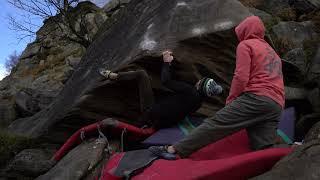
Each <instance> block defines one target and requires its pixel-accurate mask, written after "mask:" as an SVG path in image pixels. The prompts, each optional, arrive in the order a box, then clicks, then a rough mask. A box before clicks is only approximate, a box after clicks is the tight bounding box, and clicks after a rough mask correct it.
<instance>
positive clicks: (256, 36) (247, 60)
mask: <svg viewBox="0 0 320 180" xmlns="http://www.w3.org/2000/svg"><path fill="white" fill-rule="evenodd" d="M235 32H236V34H237V37H238V40H239V41H240V43H239V45H238V47H237V59H236V70H235V72H234V76H233V80H232V83H231V89H230V93H229V97H228V98H227V102H226V104H229V103H230V102H232V101H233V100H235V99H236V98H237V97H238V96H240V95H241V94H242V93H244V92H250V93H253V94H256V95H260V96H267V97H269V98H271V99H273V100H274V101H275V102H277V103H278V104H279V105H280V106H281V107H284V102H285V98H284V84H283V78H282V62H281V59H280V57H279V56H278V55H277V53H276V52H275V51H274V50H273V49H272V47H271V46H270V45H269V44H268V43H267V42H266V41H265V40H264V35H265V28H264V25H263V23H262V21H261V20H260V18H259V17H257V16H250V17H248V18H246V19H245V20H244V21H242V22H241V23H240V24H239V25H238V26H237V27H236V29H235Z"/></svg>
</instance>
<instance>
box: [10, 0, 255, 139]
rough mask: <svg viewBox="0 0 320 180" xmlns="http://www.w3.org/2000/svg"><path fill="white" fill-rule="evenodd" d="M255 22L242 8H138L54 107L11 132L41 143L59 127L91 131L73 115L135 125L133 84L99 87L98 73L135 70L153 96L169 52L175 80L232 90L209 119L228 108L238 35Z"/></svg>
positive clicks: (136, 4) (128, 11) (203, 0)
mask: <svg viewBox="0 0 320 180" xmlns="http://www.w3.org/2000/svg"><path fill="white" fill-rule="evenodd" d="M249 15H250V13H249V11H248V10H247V9H246V8H245V7H244V6H242V5H241V4H240V3H239V2H238V1H236V0H185V1H180V0H179V1H178V0H170V1H168V0H133V1H131V2H130V4H128V6H127V7H126V8H122V9H121V10H120V12H119V13H118V14H117V15H116V16H115V17H114V18H113V20H112V21H108V22H107V23H106V24H105V25H104V26H103V27H102V28H101V29H100V30H99V32H98V37H97V38H96V40H95V41H94V42H93V43H92V44H91V46H90V47H89V48H88V50H87V53H86V54H85V56H84V57H83V58H82V60H81V63H80V65H79V68H78V69H77V71H76V72H75V73H74V74H73V76H72V77H71V78H70V79H69V81H68V82H67V84H66V86H65V87H64V89H63V90H62V92H61V93H60V95H59V96H58V98H57V99H56V100H55V102H54V103H53V104H52V106H51V107H49V108H48V109H45V110H43V111H41V112H39V113H38V114H36V115H34V116H33V117H31V118H26V119H18V120H16V121H15V122H13V123H12V124H11V125H10V127H9V129H10V130H11V131H13V132H16V133H19V134H22V135H27V136H31V137H39V136H41V135H43V134H44V133H45V132H48V131H49V133H50V131H53V129H54V128H53V127H56V126H57V125H58V124H61V123H66V124H67V123H68V122H71V121H72V122H73V123H78V124H81V123H82V124H84V123H85V122H80V121H76V120H71V119H72V118H70V116H71V115H70V114H72V115H74V116H79V117H85V118H88V117H92V118H93V119H99V118H102V117H104V116H108V115H116V116H122V117H126V118H134V117H137V116H138V114H139V110H138V103H137V101H138V98H137V97H136V94H137V93H136V87H135V84H134V83H132V82H128V83H125V84H121V83H111V82H108V81H105V82H102V83H101V77H100V75H99V74H98V69H99V68H101V67H104V68H107V69H111V70H114V71H117V70H124V68H127V67H128V65H129V64H134V65H135V66H139V67H140V68H144V69H145V70H146V71H147V72H148V74H150V76H151V77H152V84H153V88H154V90H155V92H158V91H159V92H160V91H161V89H163V88H161V86H160V83H159V75H160V68H161V59H160V57H161V52H162V51H163V50H167V49H170V50H172V51H173V52H174V55H175V58H176V64H175V65H174V69H175V72H176V75H175V78H177V79H184V80H186V81H189V82H195V81H196V80H197V79H198V78H200V77H201V76H210V77H213V78H215V79H216V80H217V81H218V82H219V83H221V84H222V85H223V86H224V88H225V89H226V92H225V94H224V96H223V97H217V98H214V99H210V100H208V101H207V102H206V103H204V106H203V108H202V109H201V110H200V111H199V112H200V113H202V114H207V115H208V114H210V113H212V112H214V111H215V110H217V109H219V108H221V107H222V106H223V104H224V98H225V97H226V96H227V92H228V89H229V86H230V82H231V79H232V74H233V70H234V64H235V63H234V62H235V48H236V45H237V40H236V37H235V34H234V32H233V31H234V30H233V29H234V27H235V26H236V25H237V24H238V23H239V22H240V21H242V20H243V19H244V18H245V17H247V16H249ZM101 84H103V85H101ZM74 121H75V122H74Z"/></svg>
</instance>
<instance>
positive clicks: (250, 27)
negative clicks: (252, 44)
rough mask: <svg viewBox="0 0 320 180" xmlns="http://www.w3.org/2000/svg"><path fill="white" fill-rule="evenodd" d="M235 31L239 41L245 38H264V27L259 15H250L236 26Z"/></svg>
mask: <svg viewBox="0 0 320 180" xmlns="http://www.w3.org/2000/svg"><path fill="white" fill-rule="evenodd" d="M235 32H236V34H237V37H238V40H239V41H244V40H247V39H264V34H265V28H264V25H263V22H262V21H261V19H260V18H259V17H257V16H250V17H247V18H246V19H245V20H243V21H242V22H241V23H240V24H239V25H238V26H237V27H236V29H235Z"/></svg>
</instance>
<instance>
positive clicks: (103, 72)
mask: <svg viewBox="0 0 320 180" xmlns="http://www.w3.org/2000/svg"><path fill="white" fill-rule="evenodd" d="M99 73H100V75H102V76H104V77H105V78H106V79H110V80H115V79H117V77H118V74H117V73H113V72H112V71H110V70H106V69H100V70H99Z"/></svg>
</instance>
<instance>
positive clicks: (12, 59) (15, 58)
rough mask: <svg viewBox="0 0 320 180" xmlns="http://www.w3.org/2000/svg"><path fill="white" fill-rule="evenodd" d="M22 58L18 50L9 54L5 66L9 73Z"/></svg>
mask: <svg viewBox="0 0 320 180" xmlns="http://www.w3.org/2000/svg"><path fill="white" fill-rule="evenodd" d="M19 59H20V54H19V53H17V51H14V52H13V53H12V54H10V55H9V57H8V58H7V59H6V62H5V65H4V66H5V68H6V71H7V73H10V72H11V70H12V69H13V68H14V67H16V65H17V64H18V62H19Z"/></svg>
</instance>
